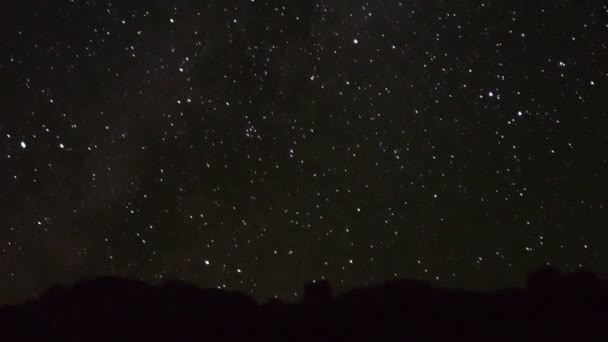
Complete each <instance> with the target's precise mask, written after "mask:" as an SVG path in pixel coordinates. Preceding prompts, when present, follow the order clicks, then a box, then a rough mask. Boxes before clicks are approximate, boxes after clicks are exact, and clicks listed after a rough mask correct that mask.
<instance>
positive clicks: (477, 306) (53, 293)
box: [0, 269, 608, 341]
mask: <svg viewBox="0 0 608 342" xmlns="http://www.w3.org/2000/svg"><path fill="white" fill-rule="evenodd" d="M0 331H1V334H2V335H1V336H2V340H3V341H608V283H607V282H606V281H605V280H602V279H600V278H598V277H597V276H595V275H594V274H592V273H588V272H585V271H578V272H575V273H572V274H569V275H566V276H562V275H560V274H559V273H558V272H557V271H555V270H553V269H542V270H539V271H537V272H534V273H532V274H530V275H529V276H528V280H527V283H526V288H525V289H505V290H501V291H498V292H496V293H482V292H474V291H464V290H448V289H438V288H434V287H432V286H430V285H429V284H427V283H424V282H418V281H412V280H399V281H392V282H388V283H385V284H381V285H376V286H372V287H369V288H362V289H357V290H353V291H350V292H347V293H344V294H342V295H340V296H336V297H332V291H331V287H330V285H329V283H327V282H326V281H321V282H313V283H309V284H307V285H305V287H304V296H303V298H302V301H301V303H300V304H284V303H281V302H278V301H271V302H268V303H266V304H263V305H260V304H258V303H256V302H255V301H254V300H253V299H251V298H250V297H248V296H245V295H242V294H238V293H229V292H226V291H221V290H217V289H206V290H202V289H199V288H196V287H193V286H190V285H187V284H183V283H180V282H173V281H170V282H167V283H164V284H162V285H156V286H155V285H150V284H147V283H144V282H139V281H134V280H127V279H116V278H108V277H103V278H98V279H95V280H89V281H84V282H81V283H79V284H75V285H73V286H70V287H62V286H55V287H53V288H51V289H49V290H48V291H47V292H46V293H45V294H44V295H43V296H42V297H40V298H38V299H36V300H33V301H31V302H29V303H26V304H24V305H21V306H9V307H4V308H2V309H0Z"/></svg>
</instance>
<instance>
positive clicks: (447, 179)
mask: <svg viewBox="0 0 608 342" xmlns="http://www.w3.org/2000/svg"><path fill="white" fill-rule="evenodd" d="M3 7H4V9H3V11H2V12H3V13H2V14H0V16H1V19H2V20H0V23H1V24H0V38H1V39H0V90H1V93H0V94H1V95H0V112H1V114H0V215H1V217H2V221H1V223H0V303H8V302H15V301H22V300H25V299H26V298H30V297H32V296H35V295H39V294H41V293H43V292H44V290H45V289H47V288H48V287H49V286H51V285H52V284H55V283H71V282H73V281H77V280H80V279H83V278H89V277H94V276H99V275H113V276H122V277H129V278H134V279H143V280H145V281H150V282H162V281H164V280H166V279H180V280H183V281H186V282H189V283H193V284H196V285H200V286H202V287H220V288H226V289H229V290H238V291H242V292H245V293H249V294H251V295H253V296H254V297H255V298H257V299H259V300H265V299H268V298H271V297H274V296H276V297H278V298H281V299H284V300H290V299H297V298H298V297H299V296H301V291H302V285H303V283H304V282H307V281H310V280H313V279H327V280H329V281H330V282H331V283H332V284H333V286H334V288H335V289H336V290H337V291H343V290H348V289H351V288H354V287H359V286H364V285H366V284H372V283H377V282H382V281H386V280H388V279H392V278H413V279H421V280H427V281H430V282H432V283H433V284H437V285H439V286H445V287H450V288H468V289H496V288H500V287H505V286H517V285H520V284H522V283H523V281H524V279H525V275H526V274H527V272H529V271H531V270H533V269H536V268H538V267H540V266H543V265H552V266H554V267H556V268H559V269H561V270H564V271H569V270H573V269H576V268H579V267H585V268H589V269H591V270H593V271H596V272H599V273H600V274H604V275H605V274H608V231H607V229H608V208H607V206H608V201H607V198H606V194H607V192H608V180H607V176H608V172H607V171H608V130H607V128H608V114H607V109H606V105H605V102H604V100H605V96H606V94H608V92H607V89H608V88H607V87H606V83H607V82H608V40H607V37H608V7H607V5H606V3H605V2H602V1H584V0H552V1H548V0H539V1H523V0H514V1H473V0H457V1H452V0H449V1H448V0H430V1H426V0H424V1H423V0H411V1H401V2H399V1H397V0H396V1H386V0H369V1H345V0H312V1H295V0H288V1H279V0H247V1H245V0H239V1H237V0H225V1H221V2H220V1H215V2H214V1H194V0H192V1H190V0H179V1H160V0H153V1H151V0H145V1H144V0H135V1H100V0H99V1H96V0H69V1H68V0H57V1H42V0H40V1H31V0H27V1H21V2H19V3H17V2H16V1H13V2H9V4H5V5H3Z"/></svg>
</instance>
